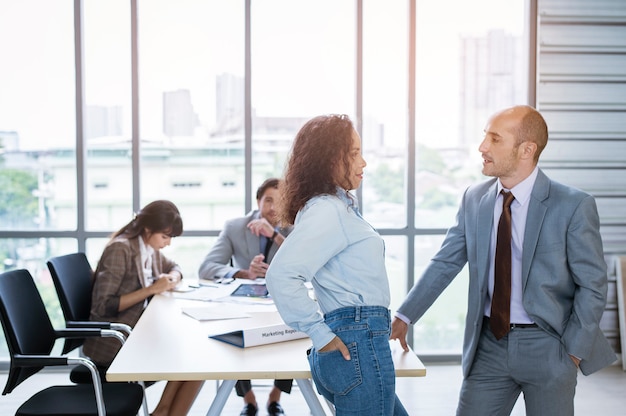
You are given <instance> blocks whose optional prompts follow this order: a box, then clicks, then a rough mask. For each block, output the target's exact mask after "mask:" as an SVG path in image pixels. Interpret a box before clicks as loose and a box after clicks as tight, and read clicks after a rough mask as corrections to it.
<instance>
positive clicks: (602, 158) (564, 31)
mask: <svg viewBox="0 0 626 416" xmlns="http://www.w3.org/2000/svg"><path fill="white" fill-rule="evenodd" d="M537 15H538V22H537V90H536V97H537V98H536V99H537V102H536V106H537V109H539V111H541V112H542V113H543V115H544V117H545V118H546V121H547V123H548V129H549V134H550V142H549V144H548V146H547V147H546V150H545V151H544V154H543V155H542V157H541V159H540V166H541V167H542V168H543V169H544V170H545V171H546V173H547V174H548V175H549V176H550V177H552V178H553V179H555V180H557V181H560V182H563V183H566V184H568V185H572V186H575V187H577V188H581V189H583V190H585V191H587V192H589V193H591V194H592V195H594V197H595V198H596V202H597V204H598V213H599V215H600V223H601V226H600V233H601V234H602V241H603V244H604V252H605V253H606V254H607V256H610V255H612V254H618V255H624V254H625V253H626V1H625V0H537ZM609 269H610V268H609ZM610 270H611V269H610ZM610 270H609V281H610V287H609V288H610V289H611V288H614V281H615V278H614V275H613V274H612V273H611V272H610ZM616 312H617V311H616V299H615V290H609V299H608V303H607V308H606V310H605V314H604V316H603V320H602V322H601V327H602V330H603V331H604V333H605V335H607V337H608V338H609V340H610V341H611V342H612V345H613V346H614V348H615V350H616V352H621V351H620V350H619V348H618V345H619V328H618V320H617V319H616V316H617V313H616Z"/></svg>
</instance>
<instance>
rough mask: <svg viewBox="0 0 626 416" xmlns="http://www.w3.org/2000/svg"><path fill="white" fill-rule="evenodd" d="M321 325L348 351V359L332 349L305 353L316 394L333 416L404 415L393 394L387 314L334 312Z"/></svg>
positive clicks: (370, 309)
mask: <svg viewBox="0 0 626 416" xmlns="http://www.w3.org/2000/svg"><path fill="white" fill-rule="evenodd" d="M324 320H325V322H326V324H327V325H328V326H329V327H330V329H332V331H333V332H334V333H335V335H337V336H338V337H339V338H340V339H341V340H342V341H343V343H344V344H346V347H348V349H349V350H350V357H351V360H350V361H346V360H345V359H344V358H343V356H342V355H341V353H340V352H339V351H338V350H336V351H329V352H318V351H317V350H315V348H311V350H309V352H308V359H309V365H310V366H311V374H312V376H313V381H314V382H315V386H316V387H317V391H318V392H319V394H321V395H322V396H324V397H325V398H326V399H327V400H328V401H329V402H331V403H333V404H334V406H335V411H336V415H337V416H347V415H354V416H407V415H408V413H407V412H406V410H405V409H404V406H402V403H400V400H399V399H398V397H397V396H396V393H395V387H396V375H395V369H394V366H393V360H392V358H391V350H390V348H389V334H390V330H391V329H390V317H389V310H388V309H386V308H384V307H382V306H356V307H346V308H339V309H336V310H334V311H332V312H330V313H327V314H326V315H325V316H324Z"/></svg>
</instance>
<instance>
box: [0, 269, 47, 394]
mask: <svg viewBox="0 0 626 416" xmlns="http://www.w3.org/2000/svg"><path fill="white" fill-rule="evenodd" d="M0 320H1V321H2V327H3V329H4V336H5V338H6V342H7V346H8V347H9V353H10V355H11V364H10V369H9V376H8V378H7V384H6V386H5V388H4V391H3V392H2V394H8V393H11V391H13V389H14V388H15V387H17V386H18V385H19V384H20V383H21V382H22V381H24V380H26V379H27V378H28V377H30V376H31V375H33V374H35V373H36V372H38V371H39V370H41V368H42V367H21V366H20V364H19V362H16V360H15V358H14V356H15V355H16V354H17V355H49V354H50V352H51V351H52V348H53V347H54V342H55V340H56V339H57V336H56V333H55V331H54V328H53V327H52V323H51V322H50V317H49V316H48V312H47V311H46V307H45V305H44V303H43V300H42V299H41V295H40V294H39V291H38V290H37V286H35V282H34V280H33V277H32V276H31V274H30V272H29V271H28V270H24V269H19V270H11V271H8V272H4V273H2V274H0Z"/></svg>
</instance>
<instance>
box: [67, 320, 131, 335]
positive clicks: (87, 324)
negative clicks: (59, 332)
mask: <svg viewBox="0 0 626 416" xmlns="http://www.w3.org/2000/svg"><path fill="white" fill-rule="evenodd" d="M65 326H66V327H68V328H100V329H114V330H116V331H123V332H125V333H126V334H127V335H130V333H131V331H132V329H131V327H130V325H126V324H123V323H121V322H97V321H67V322H66V323H65Z"/></svg>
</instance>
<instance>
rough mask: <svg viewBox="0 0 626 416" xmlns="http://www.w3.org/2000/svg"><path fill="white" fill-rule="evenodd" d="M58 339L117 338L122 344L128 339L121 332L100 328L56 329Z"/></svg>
mask: <svg viewBox="0 0 626 416" xmlns="http://www.w3.org/2000/svg"><path fill="white" fill-rule="evenodd" d="M54 333H55V334H56V337H57V338H92V337H113V338H117V339H118V340H119V341H120V343H121V344H124V342H126V337H125V336H124V334H123V333H122V332H120V331H116V330H113V329H99V328H64V329H55V330H54Z"/></svg>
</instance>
